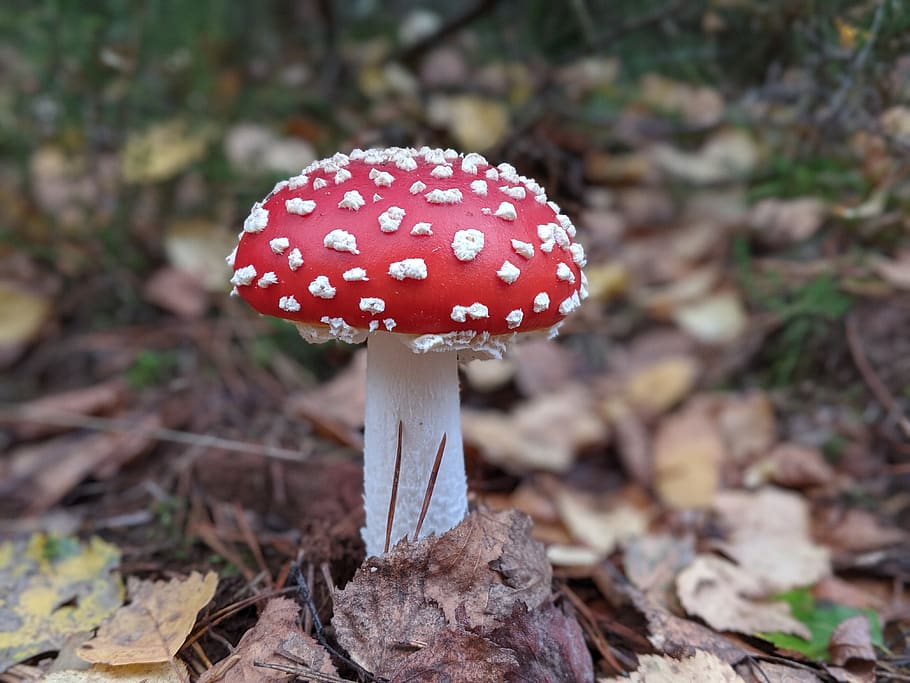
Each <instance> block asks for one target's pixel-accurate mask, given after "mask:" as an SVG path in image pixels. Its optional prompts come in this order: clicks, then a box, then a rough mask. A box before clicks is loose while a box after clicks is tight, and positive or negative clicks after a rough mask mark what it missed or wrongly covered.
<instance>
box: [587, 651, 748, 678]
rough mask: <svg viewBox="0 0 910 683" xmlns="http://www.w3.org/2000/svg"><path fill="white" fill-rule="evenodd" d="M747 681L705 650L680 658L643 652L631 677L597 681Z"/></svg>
mask: <svg viewBox="0 0 910 683" xmlns="http://www.w3.org/2000/svg"><path fill="white" fill-rule="evenodd" d="M623 681H628V682H629V683H745V681H743V679H742V678H740V676H739V675H738V674H737V673H736V672H735V671H734V670H733V667H732V666H730V665H729V664H727V663H726V662H724V661H722V660H721V659H718V658H717V657H716V656H715V655H713V654H711V653H710V652H705V651H704V650H696V651H695V654H694V655H692V656H691V657H687V658H685V659H682V660H679V659H674V658H672V657H666V656H659V655H640V656H639V657H638V669H637V670H635V671H633V672H632V673H630V674H629V676H628V678H626V677H622V678H600V679H598V683H622V682H623Z"/></svg>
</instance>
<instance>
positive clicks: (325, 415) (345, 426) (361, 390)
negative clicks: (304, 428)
mask: <svg viewBox="0 0 910 683" xmlns="http://www.w3.org/2000/svg"><path fill="white" fill-rule="evenodd" d="M366 382H367V354H366V349H360V350H359V351H357V353H355V354H354V357H353V358H352V359H351V361H350V362H349V363H348V366H347V367H346V368H345V369H344V370H342V371H341V372H339V373H338V374H337V375H336V376H335V377H333V378H332V379H331V380H329V381H328V382H323V383H322V384H320V385H318V386H316V387H314V388H312V389H310V390H308V391H305V392H299V393H295V394H292V395H291V396H290V397H289V398H288V401H287V406H288V410H289V411H290V412H291V413H292V414H294V415H300V416H301V417H303V418H304V419H306V420H308V421H310V422H311V423H312V424H313V426H314V427H316V428H317V429H319V430H321V431H323V432H325V433H328V434H331V435H334V436H336V437H339V438H341V439H343V440H344V442H345V443H358V442H362V436H361V435H360V430H361V429H362V428H363V415H364V406H365V405H366Z"/></svg>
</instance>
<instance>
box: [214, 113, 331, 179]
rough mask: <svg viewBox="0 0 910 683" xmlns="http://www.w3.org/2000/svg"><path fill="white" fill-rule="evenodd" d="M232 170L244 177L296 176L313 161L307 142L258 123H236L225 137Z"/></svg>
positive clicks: (314, 151) (313, 157)
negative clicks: (271, 174) (266, 174)
mask: <svg viewBox="0 0 910 683" xmlns="http://www.w3.org/2000/svg"><path fill="white" fill-rule="evenodd" d="M224 153H225V156H226V157H227V160H228V162H229V163H230V164H231V167H232V168H233V169H234V170H235V171H237V172H239V173H243V174H265V173H274V174H296V173H299V172H300V169H302V168H304V167H306V166H308V165H309V164H310V163H311V162H313V161H315V160H316V150H315V149H313V146H312V145H311V144H310V143H309V142H307V141H306V140H301V139H299V138H288V137H282V136H280V135H277V134H276V133H275V132H274V131H273V130H272V129H271V128H269V127H267V126H263V125H262V124H259V123H237V124H235V125H233V126H232V127H231V128H230V129H229V130H228V131H227V133H226V134H225V136H224Z"/></svg>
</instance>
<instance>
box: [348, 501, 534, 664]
mask: <svg viewBox="0 0 910 683" xmlns="http://www.w3.org/2000/svg"><path fill="white" fill-rule="evenodd" d="M550 580H551V569H550V564H549V562H547V559H546V554H545V552H544V548H543V546H542V545H541V544H540V543H538V542H537V541H534V540H533V539H532V538H531V536H530V521H529V520H528V518H527V517H525V516H524V515H521V514H519V513H516V512H514V511H510V512H500V513H487V512H474V513H471V514H470V515H468V517H466V518H465V519H464V520H463V521H462V522H461V523H460V524H459V525H458V526H456V527H455V528H454V529H452V530H451V531H449V532H447V533H445V534H443V535H442V536H430V537H428V538H426V539H423V540H422V541H420V542H419V543H416V544H409V543H408V542H407V541H402V542H401V543H399V544H398V545H397V546H395V547H394V548H393V549H392V550H391V551H390V552H389V553H387V554H385V555H383V556H381V557H371V558H368V559H367V561H366V563H364V565H363V566H361V568H360V569H359V570H358V571H357V573H356V574H355V576H354V579H353V580H352V581H351V583H349V584H348V585H347V586H346V587H345V588H344V590H341V591H337V592H336V593H335V616H334V617H333V620H332V624H333V626H334V627H335V632H336V636H337V638H338V642H339V643H340V644H341V645H342V646H343V647H345V649H347V651H348V652H349V653H350V655H351V657H352V658H353V659H354V660H355V661H356V662H357V663H358V664H360V665H361V666H364V667H365V668H367V669H368V670H370V671H372V672H373V673H375V674H378V675H383V676H387V675H389V674H391V673H392V672H393V671H395V670H396V669H397V668H398V667H399V666H401V665H402V663H403V662H404V661H405V659H406V658H407V656H408V655H409V654H411V651H410V650H409V649H408V648H407V645H405V646H404V647H402V644H408V643H413V642H420V643H431V642H432V641H433V639H434V637H435V634H437V633H438V632H439V631H440V630H441V629H442V628H443V627H444V626H446V625H447V624H448V625H456V624H457V625H460V626H462V627H466V628H481V627H489V628H495V627H496V626H498V625H501V624H502V622H503V621H505V620H506V619H507V618H508V617H509V615H511V614H512V611H513V609H514V608H515V606H516V605H525V606H526V607H528V608H529V609H531V610H533V609H536V608H537V607H538V606H539V605H541V604H542V603H543V602H544V601H545V600H546V599H547V598H548V597H549V595H550Z"/></svg>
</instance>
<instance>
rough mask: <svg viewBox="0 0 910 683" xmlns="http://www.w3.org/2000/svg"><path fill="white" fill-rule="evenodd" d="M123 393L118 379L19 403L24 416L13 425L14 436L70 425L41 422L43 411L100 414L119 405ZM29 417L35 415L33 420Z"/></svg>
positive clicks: (55, 431)
mask: <svg viewBox="0 0 910 683" xmlns="http://www.w3.org/2000/svg"><path fill="white" fill-rule="evenodd" d="M126 394H127V388H126V384H125V383H124V382H123V381H122V380H120V379H114V380H110V381H107V382H101V383H99V384H92V385H89V386H85V387H79V388H78V389H72V390H69V391H61V392H58V393H53V394H47V395H45V396H42V397H41V398H37V399H35V400H33V401H26V402H24V403H20V404H19V412H20V414H21V415H23V417H24V418H25V419H24V420H23V421H22V422H20V423H19V424H17V425H15V426H14V428H13V429H14V431H15V434H16V437H17V438H19V439H23V440H31V439H37V438H40V437H44V436H50V435H52V434H58V433H60V432H63V431H67V430H68V429H70V428H69V427H60V426H57V425H52V424H44V423H42V422H41V416H42V415H44V416H47V415H54V414H60V413H65V414H69V415H101V414H104V413H109V412H110V411H111V410H112V409H114V408H117V407H119V406H120V405H121V404H122V403H123V402H124V401H125V399H126V397H127V396H126ZM29 418H34V421H31V420H30V419H29Z"/></svg>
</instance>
